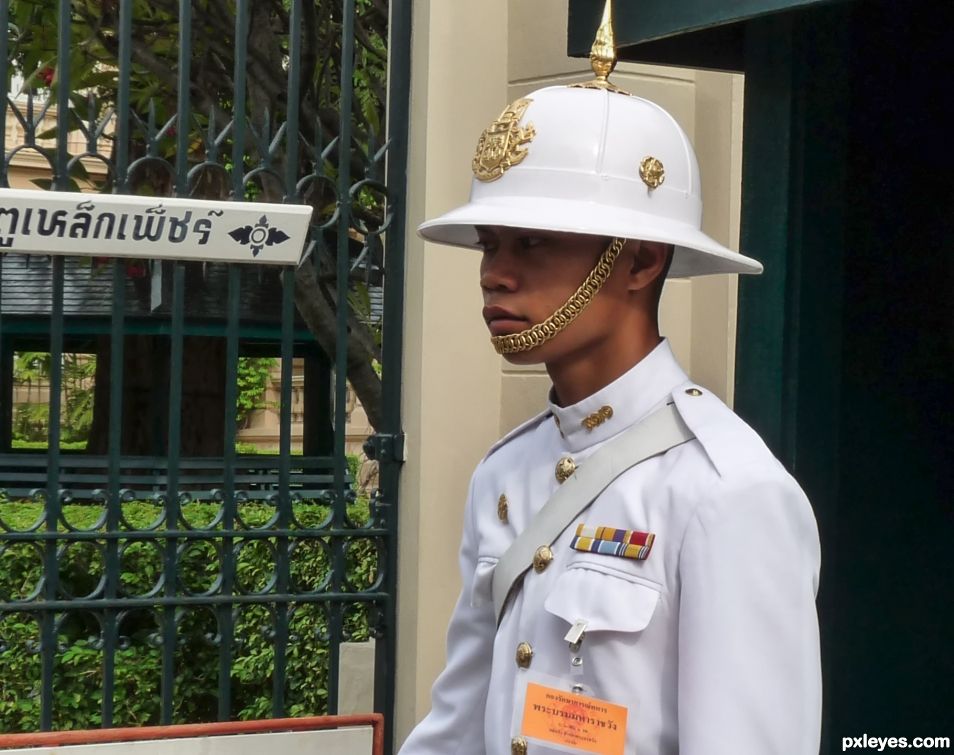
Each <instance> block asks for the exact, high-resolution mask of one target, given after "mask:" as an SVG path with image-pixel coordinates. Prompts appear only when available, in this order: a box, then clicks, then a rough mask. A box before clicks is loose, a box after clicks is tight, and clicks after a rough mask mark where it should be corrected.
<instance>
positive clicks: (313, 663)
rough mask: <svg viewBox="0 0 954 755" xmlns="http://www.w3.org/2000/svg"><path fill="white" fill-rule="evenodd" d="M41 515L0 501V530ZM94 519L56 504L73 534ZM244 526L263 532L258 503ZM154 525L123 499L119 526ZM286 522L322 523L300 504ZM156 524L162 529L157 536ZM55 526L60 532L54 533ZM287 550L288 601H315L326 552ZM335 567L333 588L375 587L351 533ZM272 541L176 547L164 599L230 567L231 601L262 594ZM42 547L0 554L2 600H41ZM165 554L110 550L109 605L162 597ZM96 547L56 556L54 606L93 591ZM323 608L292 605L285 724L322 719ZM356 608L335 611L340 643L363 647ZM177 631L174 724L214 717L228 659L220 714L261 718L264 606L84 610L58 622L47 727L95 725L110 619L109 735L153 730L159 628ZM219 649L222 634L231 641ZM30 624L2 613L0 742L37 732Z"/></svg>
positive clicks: (267, 638) (266, 676)
mask: <svg viewBox="0 0 954 755" xmlns="http://www.w3.org/2000/svg"><path fill="white" fill-rule="evenodd" d="M218 508H219V507H218V504H210V503H198V502H194V503H189V504H186V505H185V506H183V510H182V514H183V517H184V519H185V520H186V521H187V522H188V524H189V526H190V527H193V528H206V527H210V526H211V527H213V528H215V527H217V526H218V525H215V524H213V522H214V520H215V517H216V513H217V511H218ZM42 513H43V511H42V507H41V505H39V504H36V503H32V502H3V501H0V519H2V520H3V522H4V524H5V525H6V527H7V528H9V529H13V530H27V529H29V528H30V527H31V526H32V525H33V524H34V523H35V522H36V521H37V520H38V518H39V517H40V516H42ZM102 513H103V510H102V508H101V507H98V506H89V505H70V506H65V507H64V509H63V515H64V518H65V519H66V521H67V522H69V524H70V525H71V526H72V527H74V528H78V529H90V528H94V527H96V525H97V522H98V521H99V519H100V517H101V515H102ZM239 513H240V516H241V518H242V522H243V524H244V526H245V527H247V528H249V529H252V528H263V527H267V526H268V522H269V521H270V520H271V518H272V516H273V514H274V508H272V507H271V506H269V505H267V504H263V503H246V504H242V506H241V509H240V512H239ZM161 514H162V511H161V508H160V507H159V506H158V505H156V504H153V503H148V502H142V501H135V502H131V503H127V504H124V505H123V516H124V517H125V520H126V522H128V525H129V527H130V528H133V529H137V530H141V529H147V528H149V527H153V526H155V523H156V522H157V521H158V520H159V519H160V517H161ZM293 515H294V518H295V521H296V523H297V524H296V526H298V527H302V528H309V527H318V526H320V525H321V524H322V523H323V522H325V521H326V520H327V517H328V508H327V507H326V506H323V505H320V504H315V503H298V504H295V506H294V511H293ZM349 518H350V519H351V520H352V521H355V522H358V523H363V522H366V521H367V519H368V504H367V501H366V500H358V501H357V502H356V503H354V504H352V505H351V507H350V509H349ZM160 527H162V525H160ZM61 529H62V526H61ZM292 540H293V541H294V542H293V543H292V544H291V545H290V546H289V548H288V551H287V552H288V554H289V567H290V580H291V583H290V587H289V590H290V592H293V593H315V592H321V591H322V590H326V589H330V588H329V584H330V580H331V569H332V563H333V561H334V555H333V554H334V552H335V545H333V544H332V543H331V542H330V539H329V538H328V537H326V536H321V537H308V538H301V539H298V538H292ZM340 545H341V553H342V555H343V561H344V565H345V568H346V577H345V582H344V584H343V585H342V589H345V590H352V591H358V590H364V589H369V588H371V587H373V584H374V581H375V580H376V578H377V574H378V548H377V545H376V543H375V542H374V541H373V539H370V538H362V537H359V536H356V537H354V538H348V539H345V540H343V541H340ZM277 549H278V542H277V540H276V538H274V537H266V538H262V539H252V538H241V537H236V538H234V539H233V542H232V545H231V548H230V549H228V551H229V554H230V555H227V554H226V553H225V551H226V546H225V543H224V542H223V541H222V540H221V539H210V540H196V541H193V542H191V543H190V544H189V545H181V544H180V546H179V548H178V550H177V553H176V557H175V563H176V572H177V575H176V576H177V582H176V594H179V595H181V594H187V593H191V594H202V593H216V592H218V591H219V590H220V578H221V574H222V565H223V560H224V559H225V558H230V559H232V560H233V562H234V566H235V570H234V571H235V584H234V588H233V592H235V593H239V594H241V593H251V592H267V591H270V590H271V587H270V583H271V582H272V580H273V576H274V573H275V569H276V559H277ZM44 555H45V551H44V546H43V545H42V544H39V543H31V542H23V541H7V542H5V543H3V544H2V545H0V601H9V600H25V599H29V598H30V597H31V595H35V594H37V593H38V591H40V590H42V589H43V581H42V580H43V559H44ZM165 555H166V554H165V553H164V545H163V543H162V542H161V541H159V540H149V541H142V540H135V539H122V540H120V541H119V543H118V547H117V549H116V553H115V558H116V560H117V561H118V580H117V585H116V588H117V589H118V591H119V595H120V597H143V596H149V595H154V594H163V593H164V582H163V565H164V556H165ZM108 557H109V556H108V555H107V549H106V546H105V545H104V541H102V540H96V541H92V542H89V541H88V542H83V543H78V542H72V543H70V544H69V545H67V546H65V547H61V548H60V549H59V551H58V554H57V566H58V574H57V577H58V580H59V584H60V597H61V598H77V599H82V598H83V597H87V596H97V595H101V594H102V593H103V588H104V585H105V581H104V574H105V566H106V559H107V558H108ZM324 605H326V604H318V603H308V602H307V601H301V600H299V601H296V602H293V603H292V604H291V606H290V608H289V610H288V637H289V640H288V646H287V648H288V649H287V669H288V670H287V679H286V684H285V702H286V711H285V712H286V713H287V714H288V715H293V716H299V715H318V714H322V713H325V712H327V696H328V695H327V677H328V660H329V635H330V633H331V631H332V627H333V626H336V624H335V623H334V622H332V621H330V618H329V617H330V614H329V613H328V609H327V608H325V607H323V606H324ZM371 611H373V608H371V607H370V606H367V605H366V604H363V603H354V604H349V605H348V607H346V608H344V609H343V610H342V615H341V616H340V620H341V623H342V628H341V632H340V635H339V638H340V639H343V640H352V641H361V640H365V639H367V638H368V636H369V632H370V630H369V623H370V620H371V616H370V612H371ZM169 618H173V619H174V621H175V625H176V637H177V641H176V646H175V649H174V651H173V658H174V665H175V680H174V690H173V697H174V721H175V722H177V723H180V722H181V723H185V722H197V721H208V720H214V719H215V718H216V717H217V713H218V697H219V682H220V680H219V668H220V663H221V661H222V660H223V659H224V660H226V661H228V684H229V687H230V689H231V695H232V706H231V715H232V717H234V718H239V719H251V718H262V717H268V716H270V715H271V714H272V699H273V681H272V676H273V671H274V666H275V642H274V637H275V631H276V609H275V606H274V604H270V605H247V606H236V607H228V606H226V607H219V608H216V607H212V606H196V607H192V606H190V607H188V608H183V607H180V608H176V609H174V611H173V610H170V611H165V610H163V609H161V608H154V607H147V608H133V609H129V610H123V611H120V612H115V613H112V614H111V615H110V617H109V618H107V617H106V616H105V614H104V612H103V611H101V610H96V609H95V607H93V608H76V609H71V610H69V611H67V612H65V613H63V614H58V615H57V617H56V633H57V649H56V652H55V667H54V684H53V698H54V700H53V717H54V727H55V728H56V729H78V728H95V727H98V726H100V725H101V723H102V718H101V705H102V696H103V681H104V668H105V663H106V660H107V659H106V653H105V649H104V647H103V638H104V636H105V634H104V632H103V622H104V621H107V620H110V621H115V622H117V626H118V638H119V641H118V646H117V648H116V650H115V652H114V656H113V658H114V660H113V662H114V673H113V679H114V694H113V701H114V707H115V713H114V724H115V725H123V726H143V725H151V724H157V723H159V709H160V697H161V678H162V665H163V643H162V636H163V631H162V630H163V627H164V622H165V621H167V620H168V619H169ZM229 624H231V625H232V629H231V634H232V638H233V641H232V642H231V643H229V642H225V643H224V647H223V642H222V641H221V639H220V638H221V637H222V635H223V634H224V635H225V636H226V637H227V636H228V634H229ZM40 632H41V627H40V622H39V619H38V614H35V613H30V612H27V611H22V612H18V613H0V731H4V732H14V731H35V730H38V728H39V720H40V691H41V666H42V658H41V653H40V652H39V649H40Z"/></svg>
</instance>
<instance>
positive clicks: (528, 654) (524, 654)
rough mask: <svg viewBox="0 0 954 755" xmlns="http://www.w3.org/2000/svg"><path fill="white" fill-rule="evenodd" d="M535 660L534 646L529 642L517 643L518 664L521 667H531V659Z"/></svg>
mask: <svg viewBox="0 0 954 755" xmlns="http://www.w3.org/2000/svg"><path fill="white" fill-rule="evenodd" d="M532 660H533V647H532V646H531V645H530V643H529V642H521V643H520V644H519V645H517V665H518V666H519V667H520V668H529V667H530V661H532Z"/></svg>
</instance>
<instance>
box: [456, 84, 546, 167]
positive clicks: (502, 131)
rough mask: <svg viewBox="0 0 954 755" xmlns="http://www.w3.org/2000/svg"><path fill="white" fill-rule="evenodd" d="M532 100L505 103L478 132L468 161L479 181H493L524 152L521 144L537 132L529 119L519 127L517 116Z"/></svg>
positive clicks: (519, 160)
mask: <svg viewBox="0 0 954 755" xmlns="http://www.w3.org/2000/svg"><path fill="white" fill-rule="evenodd" d="M531 102H532V100H529V99H526V98H524V99H520V100H517V101H515V102H513V103H512V104H510V105H508V106H507V107H506V108H505V109H504V111H503V112H502V113H501V114H500V117H499V118H497V120H495V121H494V122H493V123H491V124H490V125H489V126H488V127H487V128H486V129H484V133H482V134H481V135H480V140H479V141H478V142H477V152H476V153H475V154H474V161H473V162H472V163H471V167H472V168H473V170H474V175H475V176H477V178H478V179H479V180H480V181H496V180H497V179H498V178H500V177H501V176H502V175H503V174H504V173H506V172H507V170H508V169H509V168H511V167H513V166H514V165H516V164H518V163H520V162H522V161H523V158H525V157H526V156H527V150H526V149H525V148H524V149H521V147H523V145H525V144H528V143H529V142H530V140H531V139H533V137H534V136H536V134H537V132H536V130H535V129H534V128H533V124H532V123H528V124H527V126H526V128H520V119H521V118H523V114H524V113H525V112H526V111H527V108H528V107H529V106H530V103H531Z"/></svg>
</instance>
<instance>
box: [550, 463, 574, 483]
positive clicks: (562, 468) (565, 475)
mask: <svg viewBox="0 0 954 755" xmlns="http://www.w3.org/2000/svg"><path fill="white" fill-rule="evenodd" d="M575 471H576V462H575V461H573V459H571V458H570V457H569V456H564V457H563V458H562V459H560V460H559V461H558V462H557V464H556V470H555V474H556V478H557V482H559V483H560V484H561V485H562V484H563V483H564V482H566V481H567V480H568V479H569V477H570V475H571V474H573V473H574V472H575Z"/></svg>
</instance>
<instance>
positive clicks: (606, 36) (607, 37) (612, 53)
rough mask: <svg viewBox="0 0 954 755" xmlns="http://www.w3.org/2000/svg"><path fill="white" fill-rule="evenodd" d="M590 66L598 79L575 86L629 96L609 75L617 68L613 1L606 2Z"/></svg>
mask: <svg viewBox="0 0 954 755" xmlns="http://www.w3.org/2000/svg"><path fill="white" fill-rule="evenodd" d="M590 65H591V66H592V67H593V73H595V74H596V78H595V79H593V81H587V82H586V83H585V84H573V85H572V86H574V87H580V88H582V89H607V90H609V91H611V92H619V93H620V94H629V92H624V91H623V90H622V89H620V88H619V87H617V86H615V85H613V84H611V83H610V82H609V75H610V74H611V73H612V72H613V69H614V68H616V35H615V34H614V33H613V0H606V4H605V5H604V6H603V18H602V20H601V21H600V28H599V29H597V30H596V39H594V40H593V46H592V47H591V48H590Z"/></svg>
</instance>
